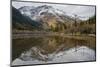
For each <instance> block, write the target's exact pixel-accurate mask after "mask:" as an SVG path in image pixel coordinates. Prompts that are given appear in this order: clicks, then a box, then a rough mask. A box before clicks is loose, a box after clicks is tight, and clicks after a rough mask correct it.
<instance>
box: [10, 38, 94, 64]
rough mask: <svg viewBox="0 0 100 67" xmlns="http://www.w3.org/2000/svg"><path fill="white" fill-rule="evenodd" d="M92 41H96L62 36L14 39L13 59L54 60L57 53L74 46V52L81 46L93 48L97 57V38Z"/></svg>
mask: <svg viewBox="0 0 100 67" xmlns="http://www.w3.org/2000/svg"><path fill="white" fill-rule="evenodd" d="M92 41H94V42H92V43H91V40H87V39H85V40H84V39H74V38H67V37H60V36H59V37H58V36H52V37H38V38H37V37H34V38H25V39H13V41H12V42H13V46H12V47H13V60H15V59H16V58H19V59H21V60H23V61H34V60H40V61H45V62H48V61H50V60H54V58H55V56H56V55H59V54H61V53H64V52H65V51H69V50H70V49H71V48H74V52H78V51H79V48H80V47H81V46H85V47H88V48H89V49H90V48H91V49H93V51H94V57H95V39H94V40H92ZM61 55H63V54H61ZM69 55H70V54H69ZM71 55H72V54H71ZM67 56H68V55H67ZM65 59H66V58H65ZM62 60H63V59H62ZM94 60H95V59H94ZM76 61H77V59H76ZM84 61H85V60H84ZM56 62H58V61H56ZM69 62H70V61H69Z"/></svg>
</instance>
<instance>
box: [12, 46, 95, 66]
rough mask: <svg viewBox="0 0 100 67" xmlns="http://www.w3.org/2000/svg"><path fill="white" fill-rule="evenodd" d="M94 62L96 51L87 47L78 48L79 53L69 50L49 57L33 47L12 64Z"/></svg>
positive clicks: (74, 49) (73, 49) (72, 49)
mask: <svg viewBox="0 0 100 67" xmlns="http://www.w3.org/2000/svg"><path fill="white" fill-rule="evenodd" d="M39 59H42V60H39ZM44 59H45V60H44ZM93 60H95V51H93V50H92V49H90V48H88V47H86V46H81V47H77V51H76V48H70V49H69V50H65V51H63V52H62V51H61V52H58V53H55V52H54V53H52V54H48V55H43V54H42V53H41V51H40V50H39V49H37V48H36V47H32V48H31V49H30V50H29V51H27V52H25V53H22V54H21V56H20V57H19V58H17V59H15V60H14V61H13V63H12V64H13V65H17V64H18V65H27V64H42V63H59V62H75V61H93Z"/></svg>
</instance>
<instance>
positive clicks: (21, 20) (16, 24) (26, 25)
mask: <svg viewBox="0 0 100 67" xmlns="http://www.w3.org/2000/svg"><path fill="white" fill-rule="evenodd" d="M12 27H13V29H29V30H30V29H39V28H40V27H41V24H39V23H38V22H36V21H34V20H31V19H30V18H29V17H28V16H24V15H22V14H21V13H20V11H19V10H18V9H16V8H14V7H12Z"/></svg>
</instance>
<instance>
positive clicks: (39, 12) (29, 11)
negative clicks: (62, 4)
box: [19, 5, 65, 21]
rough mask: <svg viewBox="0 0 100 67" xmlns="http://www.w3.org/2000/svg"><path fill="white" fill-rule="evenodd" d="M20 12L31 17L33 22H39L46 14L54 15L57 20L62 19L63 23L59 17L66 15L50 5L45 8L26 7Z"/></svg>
mask: <svg viewBox="0 0 100 67" xmlns="http://www.w3.org/2000/svg"><path fill="white" fill-rule="evenodd" d="M19 10H20V12H21V13H22V14H24V15H27V16H29V17H30V18H32V19H33V20H38V19H39V18H41V17H43V16H45V14H47V13H48V14H52V15H54V16H55V17H56V18H57V19H60V20H61V21H63V20H62V19H61V18H60V17H59V15H65V12H64V11H62V10H59V9H55V8H53V7H52V6H48V5H43V6H38V7H33V6H24V7H21V8H19Z"/></svg>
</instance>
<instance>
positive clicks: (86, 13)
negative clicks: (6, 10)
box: [12, 1, 95, 20]
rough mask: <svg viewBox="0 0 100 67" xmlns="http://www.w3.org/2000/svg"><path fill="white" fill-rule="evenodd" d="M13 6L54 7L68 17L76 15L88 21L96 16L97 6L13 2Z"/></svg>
mask: <svg viewBox="0 0 100 67" xmlns="http://www.w3.org/2000/svg"><path fill="white" fill-rule="evenodd" d="M12 5H13V6H14V7H15V8H17V9H18V8H20V7H22V6H34V7H37V6H41V5H49V6H52V7H53V8H55V9H59V10H62V11H64V12H65V13H66V15H69V16H74V14H76V15H77V16H79V17H80V19H83V20H86V19H88V18H89V17H91V16H93V15H94V14H95V6H86V5H85V6H84V5H72V4H70V5H69V4H66V5H65V4H53V3H52V4H50V3H36V2H18V1H13V2H12Z"/></svg>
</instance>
